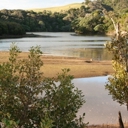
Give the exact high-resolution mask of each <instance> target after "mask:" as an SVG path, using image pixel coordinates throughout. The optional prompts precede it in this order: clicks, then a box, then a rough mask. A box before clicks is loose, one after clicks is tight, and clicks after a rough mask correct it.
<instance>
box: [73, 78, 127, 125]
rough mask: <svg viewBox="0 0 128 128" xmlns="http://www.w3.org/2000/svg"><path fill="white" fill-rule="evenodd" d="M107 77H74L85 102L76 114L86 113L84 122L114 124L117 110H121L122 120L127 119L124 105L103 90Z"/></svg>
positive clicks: (116, 119) (116, 121)
mask: <svg viewBox="0 0 128 128" xmlns="http://www.w3.org/2000/svg"><path fill="white" fill-rule="evenodd" d="M107 78H108V77H92V78H81V79H75V80H74V81H73V82H74V84H75V86H76V87H78V88H79V89H81V90H82V91H83V93H84V95H85V97H84V98H85V100H86V103H85V104H84V105H83V107H82V108H81V109H80V111H79V113H78V115H80V114H82V113H83V112H85V113H86V116H85V122H89V124H114V123H118V111H121V113H122V118H123V120H124V121H127V120H128V114H127V113H128V112H127V109H126V106H120V105H119V104H118V103H117V102H116V101H113V100H112V97H111V96H110V95H108V91H107V90H105V86H104V85H105V83H106V82H107Z"/></svg>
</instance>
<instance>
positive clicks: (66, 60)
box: [0, 51, 114, 78]
mask: <svg viewBox="0 0 128 128" xmlns="http://www.w3.org/2000/svg"><path fill="white" fill-rule="evenodd" d="M27 55H28V52H22V53H20V54H19V57H18V59H23V58H24V59H27ZM8 57H9V52H7V51H0V63H2V62H7V61H8ZM41 59H42V61H43V66H42V67H41V71H42V72H43V76H44V77H51V78H52V77H57V74H58V73H61V72H62V69H64V68H69V69H70V72H69V74H70V75H73V76H74V78H87V77H96V76H107V75H110V74H112V73H113V72H114V71H113V68H112V64H111V61H109V60H106V61H105V60H104V61H97V60H92V61H90V60H89V59H86V58H79V57H65V56H53V55H45V54H42V56H41Z"/></svg>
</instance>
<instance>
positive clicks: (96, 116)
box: [0, 32, 128, 124]
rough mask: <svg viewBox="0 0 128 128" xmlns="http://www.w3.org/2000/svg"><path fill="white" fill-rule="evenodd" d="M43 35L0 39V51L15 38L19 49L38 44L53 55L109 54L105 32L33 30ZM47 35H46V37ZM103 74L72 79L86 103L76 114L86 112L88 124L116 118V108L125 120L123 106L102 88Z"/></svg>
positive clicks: (100, 56)
mask: <svg viewBox="0 0 128 128" xmlns="http://www.w3.org/2000/svg"><path fill="white" fill-rule="evenodd" d="M34 34H39V35H43V36H46V37H33V38H30V37H25V38H15V39H14V38H12V39H1V40H0V51H8V50H9V47H10V45H11V43H12V42H15V43H16V44H17V45H18V46H19V47H20V49H21V50H22V51H28V50H29V48H30V47H32V46H37V45H39V46H40V47H41V50H42V51H43V53H44V54H48V55H56V56H72V57H85V58H92V59H95V60H97V59H98V60H110V59H111V54H110V53H108V52H107V50H106V49H105V48H104V44H105V43H106V41H109V40H111V38H110V37H108V36H76V35H75V34H74V33H58V32H56V33H52V32H41V33H34ZM47 36H50V37H47ZM99 68H100V67H99ZM106 82H107V77H92V78H81V79H74V80H73V83H74V85H75V86H76V87H78V88H79V89H81V90H82V91H83V94H84V95H85V97H84V98H85V100H86V103H85V104H84V105H83V107H82V108H81V109H80V111H79V113H78V115H79V114H82V113H83V112H85V113H86V116H85V122H89V123H90V124H107V123H108V124H113V123H117V121H118V111H121V112H122V117H123V119H124V121H127V120H128V116H127V110H126V107H125V106H120V105H119V104H118V103H117V102H115V101H113V100H112V98H111V96H110V95H108V91H107V90H105V83H106Z"/></svg>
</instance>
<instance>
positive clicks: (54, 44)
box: [0, 32, 111, 60]
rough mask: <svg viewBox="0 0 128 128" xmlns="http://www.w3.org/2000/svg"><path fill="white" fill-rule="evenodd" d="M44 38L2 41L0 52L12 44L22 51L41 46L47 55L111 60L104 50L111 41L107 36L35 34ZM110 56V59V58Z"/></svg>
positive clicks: (0, 41) (0, 40)
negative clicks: (105, 44) (107, 42)
mask: <svg viewBox="0 0 128 128" xmlns="http://www.w3.org/2000/svg"><path fill="white" fill-rule="evenodd" d="M34 34H38V35H42V36H51V37H33V38H30V37H28V38H15V39H0V51H3V50H4V51H5V50H6V51H7V50H8V49H9V47H10V45H11V43H12V42H16V44H17V45H18V46H19V47H20V49H21V50H22V51H28V49H29V48H30V47H31V46H37V45H39V46H40V47H41V50H42V51H43V53H45V54H51V55H57V56H58V55H59V56H72V57H85V58H93V59H97V58H100V59H102V60H103V59H104V60H106V59H107V60H108V59H111V57H110V54H108V52H107V51H106V50H105V49H104V43H106V41H108V40H110V39H111V38H110V37H107V36H81V35H80V36H72V35H73V34H74V33H58V32H57V33H53V32H40V33H34ZM108 55H109V57H108Z"/></svg>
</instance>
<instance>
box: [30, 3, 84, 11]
mask: <svg viewBox="0 0 128 128" xmlns="http://www.w3.org/2000/svg"><path fill="white" fill-rule="evenodd" d="M81 5H82V3H73V4H68V5H65V6H57V7H50V8H35V9H29V10H33V11H34V12H43V11H44V10H46V11H51V12H64V11H67V10H69V9H71V8H80V7H81Z"/></svg>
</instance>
